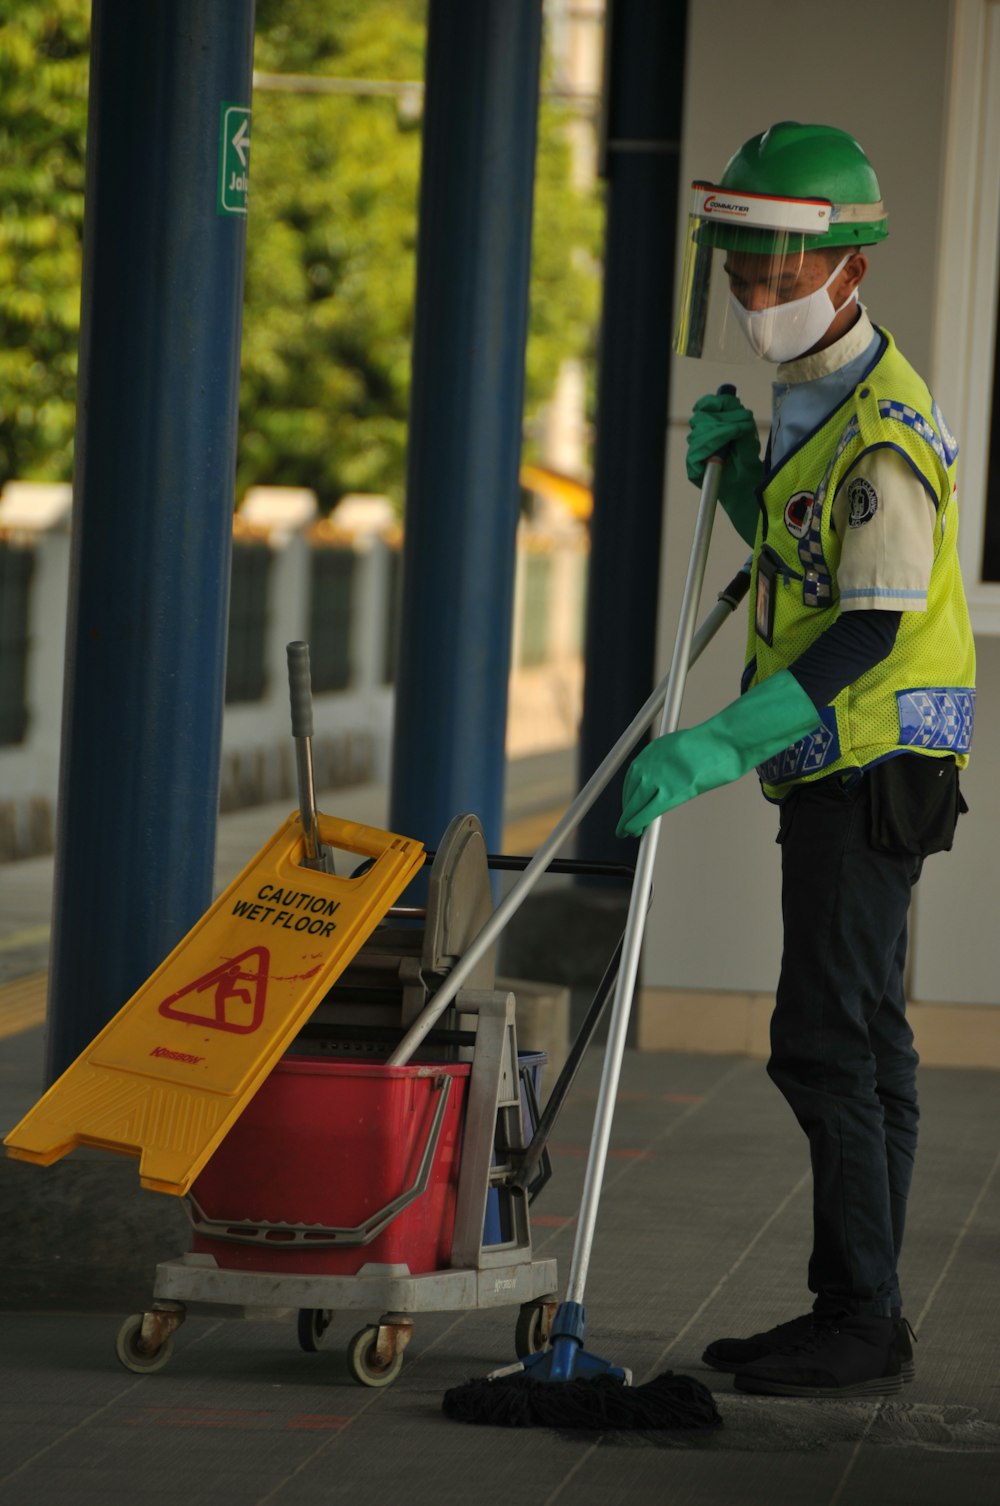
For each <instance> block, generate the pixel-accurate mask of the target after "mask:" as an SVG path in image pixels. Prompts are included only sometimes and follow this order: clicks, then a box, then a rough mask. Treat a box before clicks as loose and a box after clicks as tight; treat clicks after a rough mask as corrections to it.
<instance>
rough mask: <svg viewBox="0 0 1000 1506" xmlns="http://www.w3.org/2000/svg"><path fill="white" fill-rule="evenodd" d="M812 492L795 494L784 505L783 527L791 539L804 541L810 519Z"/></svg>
mask: <svg viewBox="0 0 1000 1506" xmlns="http://www.w3.org/2000/svg"><path fill="white" fill-rule="evenodd" d="M812 505H813V494H812V492H796V493H795V495H794V496H792V497H789V499H788V501H787V502H786V503H785V527H786V528H787V529H788V532H789V533H790V534H791V536H792V538H793V539H804V538H805V536H806V534H807V533H808V532H809V520H810V518H811V517H812Z"/></svg>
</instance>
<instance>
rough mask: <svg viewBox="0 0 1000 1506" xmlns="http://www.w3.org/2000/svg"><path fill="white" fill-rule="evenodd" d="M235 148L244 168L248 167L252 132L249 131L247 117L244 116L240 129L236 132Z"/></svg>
mask: <svg viewBox="0 0 1000 1506" xmlns="http://www.w3.org/2000/svg"><path fill="white" fill-rule="evenodd" d="M233 146H234V148H235V150H236V153H237V155H238V157H239V159H240V165H241V166H242V167H246V165H247V152H248V151H249V150H250V131H249V129H248V122H247V118H246V116H245V115H244V117H243V119H242V120H241V121H240V128H239V130H238V131H237V132H236V135H235V136H234V137H233Z"/></svg>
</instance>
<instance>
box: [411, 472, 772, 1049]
mask: <svg viewBox="0 0 1000 1506" xmlns="http://www.w3.org/2000/svg"><path fill="white" fill-rule="evenodd" d="M720 470H721V460H717V459H715V458H714V457H713V459H711V460H710V461H709V462H708V465H707V467H706V469H705V479H704V481H703V483H702V490H701V500H700V502H699V507H698V521H697V523H696V524H695V537H694V542H693V544H692V551H691V562H690V564H689V566H688V582H689V584H690V579H691V570H692V567H693V566H694V564H695V558H696V555H698V554H699V551H700V561H699V564H698V575H697V581H698V593H699V594H700V590H701V582H702V579H703V577H704V573H705V563H706V560H707V558H708V545H709V542H710V540H711V519H712V516H713V513H714V509H715V504H716V500H717V498H718V493H719V479H718V478H719V472H720ZM706 507H707V517H708V523H707V525H706V524H705V523H704V522H703V521H702V520H703V517H704V515H705V513H706ZM706 527H707V534H705V537H704V539H702V534H703V533H705V530H706ZM745 569H746V567H744V570H745ZM738 579H739V577H738V576H737V577H736V578H735V579H734V580H733V581H732V582H730V584H729V585H728V586H727V587H726V589H725V591H723V592H721V593H720V596H719V599H718V601H717V602H716V604H715V606H714V607H713V608H712V610H711V612H710V613H709V614H708V616H707V617H706V618H705V621H704V622H703V623H702V624H701V626H700V627H699V629H698V631H697V633H694V632H693V622H694V613H695V612H696V611H697V610H698V594H696V595H695V596H694V599H693V602H690V603H689V602H688V586H685V596H684V600H683V602H682V605H681V614H682V615H681V625H682V626H684V641H685V645H686V658H685V663H684V674H683V675H681V677H680V683H679V688H678V689H677V691H676V698H677V707H676V709H675V710H674V712H673V715H674V721H673V724H672V725H673V726H676V724H677V715H678V714H679V711H680V696H681V694H682V693H683V688H684V679H685V678H686V672H687V670H688V669H690V667H691V665H692V664H694V662H695V660H696V659H697V658H698V657H699V656H700V655H701V654H702V653H703V652H704V650H705V648H706V647H707V646H708V644H709V643H710V642H711V640H712V639H713V638H714V637H715V635H716V633H717V632H718V631H719V628H720V627H721V626H722V624H723V623H724V622H725V621H726V619H727V618H728V617H729V616H731V614H732V613H733V611H735V609H736V607H737V605H738V604H739V602H740V600H742V597H743V596H744V595H745V594H746V593H745V588H743V589H740V588H739V587H738V586H737V584H736V581H737V580H738ZM686 607H687V608H688V610H689V616H690V622H689V623H688V624H687V625H684V616H683V614H684V611H685V608H686ZM678 633H680V629H679V630H678ZM677 666H678V660H677V645H676V644H675V648H674V658H673V660H672V663H671V668H670V672H669V673H668V674H667V675H665V676H664V678H663V679H662V680H661V681H660V683H659V684H658V685H657V687H656V689H655V690H654V691H653V693H652V695H650V697H649V699H648V700H647V701H646V702H645V703H644V704H643V706H642V707H641V709H640V710H639V711H638V712H637V713H636V715H635V716H634V717H633V719H632V721H631V722H630V723H629V725H628V726H627V727H626V728H625V731H624V732H623V733H622V735H621V737H620V738H619V739H618V741H617V742H616V743H615V745H614V747H613V748H612V749H611V751H610V753H608V754H607V756H606V757H605V759H604V761H603V762H602V763H601V764H600V766H599V767H598V768H597V769H595V771H594V773H593V774H592V775H591V776H590V778H589V779H588V781H587V783H586V784H585V785H584V787H583V789H582V790H581V791H580V793H579V794H578V795H577V797H576V799H575V800H574V801H573V803H572V804H571V805H570V807H569V809H568V810H567V811H566V812H565V813H564V814H563V816H562V817H561V818H560V820H559V821H558V822H557V823H556V825H555V826H554V827H553V828H552V830H551V832H550V833H549V835H548V836H547V837H546V839H545V841H544V842H543V843H542V845H541V847H539V848H538V851H537V852H536V853H535V854H534V856H533V857H532V859H531V861H530V863H529V864H528V866H527V867H526V868H525V870H524V872H523V873H522V874H521V877H520V878H519V879H518V881H517V883H516V884H514V886H513V888H512V889H510V891H509V892H508V893H507V894H506V895H505V896H504V898H503V899H502V900H501V901H500V903H499V905H498V906H497V908H496V909H495V910H494V912H493V914H492V915H491V916H490V918H489V920H488V921H487V922H486V924H485V925H484V926H483V928H482V930H481V931H480V932H479V934H478V935H477V936H476V937H475V939H474V940H473V941H472V942H471V943H470V945H469V947H468V949H467V950H466V951H465V952H464V953H463V955H462V957H461V958H460V960H459V961H458V962H457V963H456V964H455V966H454V967H453V968H452V969H451V972H450V973H449V974H448V976H447V978H446V979H445V981H444V982H443V983H442V985H441V987H440V988H439V989H438V991H437V993H436V994H435V995H434V997H433V998H432V999H431V1000H430V1001H429V1003H428V1004H427V1005H426V1007H425V1008H424V1010H423V1012H422V1013H421V1014H420V1015H419V1016H418V1018H417V1019H416V1020H414V1022H413V1024H412V1025H411V1026H410V1028H409V1030H408V1031H407V1032H406V1034H405V1035H404V1036H403V1039H402V1040H401V1041H400V1043H399V1045H398V1046H397V1047H396V1049H395V1050H394V1051H393V1052H392V1054H391V1055H390V1056H389V1057H388V1058H387V1059H386V1065H387V1066H389V1067H404V1066H406V1064H407V1063H408V1062H409V1060H410V1058H411V1057H412V1056H413V1053H414V1052H415V1051H416V1050H417V1048H418V1047H419V1045H420V1044H421V1042H422V1041H423V1039H424V1037H425V1036H426V1035H427V1034H428V1032H429V1031H431V1030H432V1029H433V1028H434V1026H435V1025H436V1023H437V1021H438V1020H439V1019H440V1018H441V1016H442V1015H443V1014H444V1012H445V1010H446V1009H447V1008H448V1005H449V1004H451V1002H452V1001H453V999H454V998H455V997H456V995H457V994H458V992H459V990H460V989H461V987H462V985H463V984H464V983H465V980H466V979H467V978H468V977H469V975H470V973H471V972H472V971H473V969H474V968H475V967H476V965H477V963H478V962H479V960H480V959H481V958H482V957H483V956H484V955H485V953H486V952H487V951H489V949H490V947H491V946H492V945H493V943H494V942H495V941H496V939H497V937H498V936H499V935H500V933H501V931H502V930H503V929H504V927H505V926H506V925H507V923H508V921H509V920H510V919H511V917H512V916H513V915H514V913H515V911H517V910H518V909H519V908H520V906H521V905H522V904H523V903H524V901H525V900H526V899H527V897H528V895H529V894H530V893H531V891H532V889H533V888H534V887H535V885H536V884H537V883H538V881H539V879H540V878H541V877H542V875H543V874H544V873H545V871H546V869H547V868H548V866H549V864H550V863H551V862H552V860H553V858H554V857H555V856H556V854H557V853H558V852H559V850H560V848H561V847H562V846H563V844H564V843H565V841H566V840H567V838H568V837H570V836H572V834H573V832H574V831H576V828H577V827H578V826H579V824H580V822H581V821H582V820H583V818H584V816H585V815H586V814H587V812H588V811H589V809H590V807H591V806H592V805H593V803H594V801H595V800H596V799H597V797H598V796H599V795H600V793H601V791H602V790H603V789H605V787H606V786H607V785H608V783H609V782H610V781H611V779H613V778H614V776H615V774H616V773H617V771H618V769H619V768H620V767H621V765H622V763H624V761H625V759H626V758H627V757H628V755H629V753H631V751H632V749H633V748H634V747H635V745H636V743H637V742H638V741H639V739H640V738H641V737H642V735H643V733H644V732H645V731H646V730H647V729H648V728H649V726H650V725H651V724H652V722H653V719H654V717H655V716H656V714H657V712H658V711H659V710H660V707H661V706H663V705H664V703H665V702H666V703H667V704H669V698H670V697H671V695H672V694H674V692H672V690H671V684H672V682H673V681H674V680H675V679H676V670H677ZM661 730H669V729H665V727H664V728H661ZM641 854H642V847H641V845H640V858H641ZM637 877H638V874H637Z"/></svg>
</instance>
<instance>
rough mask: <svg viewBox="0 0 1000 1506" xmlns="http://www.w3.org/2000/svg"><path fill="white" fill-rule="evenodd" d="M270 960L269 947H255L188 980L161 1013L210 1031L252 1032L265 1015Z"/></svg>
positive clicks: (162, 1005)
mask: <svg viewBox="0 0 1000 1506" xmlns="http://www.w3.org/2000/svg"><path fill="white" fill-rule="evenodd" d="M270 963H271V954H270V952H269V951H268V949H267V947H266V946H253V947H251V948H250V950H249V951H246V952H241V953H240V955H239V956H238V957H231V958H230V959H229V960H228V961H226V962H223V963H221V964H220V965H219V966H218V967H215V968H213V969H212V971H211V972H209V973H205V974H204V975H203V976H202V977H201V978H195V980H194V982H193V983H186V984H185V985H184V987H183V988H179V989H178V990H177V992H176V993H174V994H171V995H170V997H169V998H168V999H164V1001H163V1003H162V1004H161V1005H160V1007H159V1013H160V1014H162V1015H164V1016H166V1018H167V1019H168V1020H184V1021H185V1022H186V1023H187V1024H189V1025H206V1026H208V1028H209V1029H210V1030H228V1031H230V1032H231V1033H232V1034H233V1035H252V1034H253V1032H254V1031H255V1030H258V1029H259V1028H260V1024H261V1021H262V1020H263V1018H264V1003H265V1000H266V999H267V980H268V973H269V969H270ZM181 1004H183V1006H184V1007H183V1008H181V1007H180V1006H181Z"/></svg>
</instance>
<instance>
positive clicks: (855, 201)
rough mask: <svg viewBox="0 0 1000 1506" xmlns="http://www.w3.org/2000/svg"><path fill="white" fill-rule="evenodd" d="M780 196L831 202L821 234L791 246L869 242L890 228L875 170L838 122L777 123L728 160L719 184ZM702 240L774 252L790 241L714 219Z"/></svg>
mask: <svg viewBox="0 0 1000 1506" xmlns="http://www.w3.org/2000/svg"><path fill="white" fill-rule="evenodd" d="M718 186H719V187H720V188H727V189H730V190H732V191H734V192H739V193H752V194H763V195H766V196H768V197H771V198H779V199H828V200H829V202H830V203H831V204H832V205H833V206H834V211H833V214H832V216H831V223H830V228H829V230H828V231H827V232H826V233H825V234H823V235H808V234H807V235H795V236H792V237H789V238H787V239H791V240H792V241H793V242H794V249H796V250H798V249H800V248H801V249H802V250H805V251H815V250H821V249H823V248H825V247H827V246H869V245H871V244H872V243H873V242H875V241H881V240H884V239H885V237H886V236H887V235H888V234H889V226H888V221H887V217H886V212H885V205H884V204H883V203H882V192H881V189H880V188H879V185H878V179H877V178H876V176H875V170H874V168H873V167H872V165H871V163H870V162H869V161H868V158H867V157H866V156H865V154H864V152H863V151H862V149H861V147H860V146H859V145H858V143H857V142H856V141H855V139H854V137H853V136H849V135H848V134H847V132H846V131H840V130H838V129H837V127H836V126H826V125H800V124H799V122H798V121H795V120H782V121H779V122H778V124H777V125H773V126H771V127H770V128H769V129H768V130H766V131H763V132H761V134H760V135H759V136H751V138H750V140H749V141H745V142H744V143H743V145H742V146H741V147H740V149H739V151H738V152H737V153H736V154H735V156H733V157H731V158H730V159H729V161H728V162H727V163H726V168H725V171H724V172H723V174H722V178H721V181H720V183H719V185H718ZM698 239H699V242H700V243H701V244H703V245H704V244H707V245H710V246H717V247H719V248H721V249H722V250H726V251H737V250H742V251H750V252H771V251H774V250H776V249H777V248H778V246H779V244H780V245H786V244H787V239H786V237H785V236H784V234H782V235H781V236H780V239H779V237H778V236H777V235H775V234H774V233H772V232H769V231H767V230H762V229H751V228H750V227H749V226H747V227H743V226H739V225H728V224H723V223H722V222H719V221H716V222H715V223H713V224H711V225H703V226H702V229H701V231H700V233H699V236H698Z"/></svg>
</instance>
